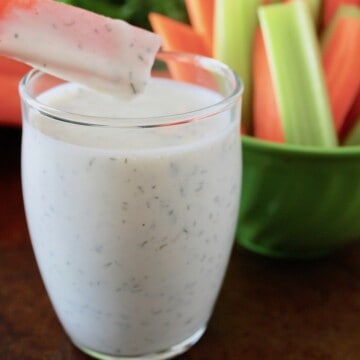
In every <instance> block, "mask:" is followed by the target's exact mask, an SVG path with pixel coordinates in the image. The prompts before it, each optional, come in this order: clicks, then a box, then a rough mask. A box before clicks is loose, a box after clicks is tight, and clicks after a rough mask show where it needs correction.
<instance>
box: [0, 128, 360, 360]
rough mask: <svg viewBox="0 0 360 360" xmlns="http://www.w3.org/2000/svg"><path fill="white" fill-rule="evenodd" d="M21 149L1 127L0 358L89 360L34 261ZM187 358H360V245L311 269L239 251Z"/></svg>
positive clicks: (17, 136) (13, 132)
mask: <svg viewBox="0 0 360 360" xmlns="http://www.w3.org/2000/svg"><path fill="white" fill-rule="evenodd" d="M20 140H21V131H20V130H19V129H7V128H0V148H1V154H2V155H1V158H0V359H1V360H32V359H34V360H45V359H46V360H60V359H61V360H62V359H64V360H70V359H71V360H75V359H88V357H86V356H85V355H83V354H82V353H81V352H80V351H78V350H77V349H76V348H75V347H74V346H72V345H71V343H70V342H69V340H68V339H67V337H66V335H65V334H64V332H63V330H62V328H61V326H60V325H59V322H58V321H57V319H56V317H55V314H54V312H53V310H52V308H51V305H50V302H49V299H48V297H47V295H46V292H45V289H44V286H43V285H42V281H41V279H40V275H39V272H38V269H37V266H36V263H35V260H34V256H33V253H32V249H31V244H30V240H29V235H28V231H27V228H26V223H25V216H24V209H23V204H22V195H21V183H20ZM179 359H181V360H185V359H188V360H195V359H196V360H200V359H201V360H213V359H216V360H217V359H219V360H222V359H225V360H226V359H230V360H232V359H234V360H235V359H239V360H252V359H254V360H258V359H261V360H264V359H274V360H282V359H291V360H297V359H309V360H312V359H314V360H319V359H324V360H325V359H326V360H331V359H338V360H358V359H360V244H353V245H351V246H349V247H347V248H345V249H342V250H341V251H339V252H338V253H336V254H333V255H331V256H330V257H327V258H324V259H320V260H316V261H314V260H313V261H305V262H286V261H279V260H273V259H267V258H264V257H261V256H257V255H254V254H251V253H249V252H246V251H244V250H242V249H239V248H238V247H235V248H234V251H233V254H232V257H231V262H230V266H229V269H228V272H227V276H226V279H225V283H224V286H223V288H222V291H221V293H220V297H219V299H218V302H217V305H216V307H215V311H214V314H213V317H212V319H211V321H210V324H209V328H208V330H207V332H206V333H205V335H204V336H203V338H202V339H201V340H200V342H199V343H198V344H197V345H195V346H194V347H193V348H192V349H191V350H189V351H188V352H187V353H186V354H184V355H182V356H180V357H179Z"/></svg>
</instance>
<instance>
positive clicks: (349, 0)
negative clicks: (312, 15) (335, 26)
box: [322, 0, 360, 29]
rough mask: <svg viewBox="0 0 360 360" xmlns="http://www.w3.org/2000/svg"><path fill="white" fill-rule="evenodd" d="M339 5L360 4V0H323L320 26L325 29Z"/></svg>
mask: <svg viewBox="0 0 360 360" xmlns="http://www.w3.org/2000/svg"><path fill="white" fill-rule="evenodd" d="M341 5H357V6H360V0H323V9H322V28H323V29H325V28H326V27H327V26H328V25H329V23H330V22H331V20H332V18H333V16H334V15H335V14H336V11H337V10H338V8H339V7H340V6H341Z"/></svg>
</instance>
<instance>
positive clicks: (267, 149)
mask: <svg viewBox="0 0 360 360" xmlns="http://www.w3.org/2000/svg"><path fill="white" fill-rule="evenodd" d="M241 142H242V145H243V148H245V149H251V150H253V151H257V152H261V153H266V154H268V155H270V154H273V155H279V156H294V157H304V156H305V157H312V158H328V157H329V158H343V157H346V158H352V157H354V158H360V146H359V145H357V146H354V145H352V146H337V147H316V146H301V145H293V144H280V143H274V142H270V141H266V140H261V139H257V138H255V137H253V136H249V135H241Z"/></svg>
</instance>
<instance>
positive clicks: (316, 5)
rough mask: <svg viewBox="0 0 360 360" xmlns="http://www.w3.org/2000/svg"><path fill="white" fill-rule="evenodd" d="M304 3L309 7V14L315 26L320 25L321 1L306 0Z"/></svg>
mask: <svg viewBox="0 0 360 360" xmlns="http://www.w3.org/2000/svg"><path fill="white" fill-rule="evenodd" d="M306 2H307V3H308V4H309V6H310V11H311V14H312V15H313V18H314V20H315V24H316V26H318V25H319V23H320V16H321V10H322V0H306Z"/></svg>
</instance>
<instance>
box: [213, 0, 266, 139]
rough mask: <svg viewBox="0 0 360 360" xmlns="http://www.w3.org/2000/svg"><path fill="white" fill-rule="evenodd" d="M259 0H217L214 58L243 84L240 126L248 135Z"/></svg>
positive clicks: (260, 2)
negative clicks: (224, 65) (236, 74)
mask: <svg viewBox="0 0 360 360" xmlns="http://www.w3.org/2000/svg"><path fill="white" fill-rule="evenodd" d="M261 4H262V0H236V1H235V0H217V1H216V3H215V25H214V26H215V27H214V57H215V58H217V59H219V60H221V61H223V62H224V63H226V64H227V65H229V66H230V67H231V68H233V69H234V70H235V71H236V72H237V73H238V74H239V76H240V77H241V80H242V81H243V84H244V95H243V105H242V122H243V124H244V126H245V129H246V130H247V132H248V133H251V117H252V115H251V113H252V111H251V110H252V103H251V97H252V53H253V41H254V34H255V29H256V26H257V25H258V17H257V9H258V7H259V5H261Z"/></svg>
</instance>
